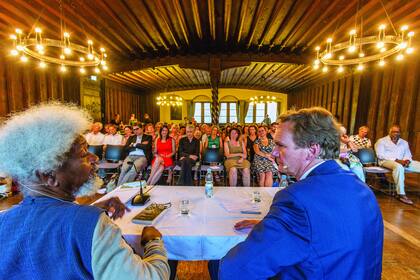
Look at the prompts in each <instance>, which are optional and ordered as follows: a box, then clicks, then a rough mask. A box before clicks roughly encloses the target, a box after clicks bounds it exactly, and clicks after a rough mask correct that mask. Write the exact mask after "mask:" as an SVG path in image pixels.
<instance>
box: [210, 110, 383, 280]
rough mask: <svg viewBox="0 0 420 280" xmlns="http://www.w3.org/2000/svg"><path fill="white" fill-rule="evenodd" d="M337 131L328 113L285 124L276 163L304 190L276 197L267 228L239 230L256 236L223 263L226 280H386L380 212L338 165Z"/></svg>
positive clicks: (290, 116)
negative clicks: (271, 279) (383, 267)
mask: <svg viewBox="0 0 420 280" xmlns="http://www.w3.org/2000/svg"><path fill="white" fill-rule="evenodd" d="M337 128H338V126H337V123H336V122H335V120H334V119H333V116H332V115H331V114H330V113H329V112H328V111H326V110H325V109H322V108H309V109H302V110H299V111H297V112H289V113H287V114H285V115H282V116H280V124H279V126H278V129H277V131H276V134H275V138H274V142H275V144H276V149H275V152H274V155H275V156H276V158H277V159H278V162H279V169H281V171H283V172H287V173H288V174H289V175H292V176H295V177H296V178H297V179H298V182H296V183H294V184H292V185H290V186H289V187H288V188H286V189H284V190H281V191H279V192H277V194H276V195H275V197H274V199H273V202H272V205H271V208H270V211H269V212H268V214H267V215H266V216H265V217H264V219H263V220H261V221H257V220H244V221H241V222H239V223H237V224H236V225H235V228H236V229H237V230H241V229H244V228H247V227H248V228H249V227H251V228H253V229H252V231H251V232H250V234H249V236H248V237H247V239H246V240H245V241H244V242H241V243H239V244H238V245H236V246H235V247H234V248H233V249H231V250H230V251H229V252H228V253H227V254H226V256H225V257H223V258H222V260H221V262H220V269H219V278H220V279H267V278H274V279H332V280H335V279H366V280H367V279H369V280H371V279H381V272H382V250H383V222H382V215H381V211H380V209H379V207H378V203H377V201H376V199H375V196H374V195H373V193H372V191H371V190H370V189H369V187H368V186H367V185H366V184H365V183H363V182H362V181H360V180H359V179H358V178H357V177H356V175H355V174H353V173H352V172H350V171H346V170H344V169H342V168H341V167H340V166H339V165H338V164H337V163H336V162H335V161H334V160H332V159H334V158H337V156H338V152H339V133H338V129H337ZM213 264H214V263H213ZM210 268H211V267H210Z"/></svg>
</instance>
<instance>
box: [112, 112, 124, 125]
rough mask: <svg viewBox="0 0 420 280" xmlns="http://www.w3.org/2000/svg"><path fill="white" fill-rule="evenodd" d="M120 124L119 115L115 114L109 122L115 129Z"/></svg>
mask: <svg viewBox="0 0 420 280" xmlns="http://www.w3.org/2000/svg"><path fill="white" fill-rule="evenodd" d="M121 123H122V121H121V117H120V114H118V113H117V114H115V115H114V118H113V119H112V120H111V124H113V125H115V126H116V127H119V126H120V124H121Z"/></svg>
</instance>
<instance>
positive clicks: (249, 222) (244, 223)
mask: <svg viewBox="0 0 420 280" xmlns="http://www.w3.org/2000/svg"><path fill="white" fill-rule="evenodd" d="M259 222H260V221H259V220H242V221H240V222H237V223H236V224H235V225H234V227H235V229H236V230H241V229H245V228H253V227H254V226H255V225H256V224H258V223H259Z"/></svg>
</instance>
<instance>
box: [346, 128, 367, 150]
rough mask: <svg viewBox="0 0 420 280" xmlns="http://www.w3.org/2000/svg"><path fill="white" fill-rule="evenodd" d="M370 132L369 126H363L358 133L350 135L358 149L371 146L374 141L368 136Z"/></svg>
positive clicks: (351, 140)
mask: <svg viewBox="0 0 420 280" xmlns="http://www.w3.org/2000/svg"><path fill="white" fill-rule="evenodd" d="M368 133H369V128H368V127H367V126H361V127H360V128H359V133H358V134H356V135H352V136H350V142H352V143H353V144H354V145H355V146H356V148H357V149H364V148H371V147H372V143H371V142H370V140H369V138H367V137H366V136H367V135H368Z"/></svg>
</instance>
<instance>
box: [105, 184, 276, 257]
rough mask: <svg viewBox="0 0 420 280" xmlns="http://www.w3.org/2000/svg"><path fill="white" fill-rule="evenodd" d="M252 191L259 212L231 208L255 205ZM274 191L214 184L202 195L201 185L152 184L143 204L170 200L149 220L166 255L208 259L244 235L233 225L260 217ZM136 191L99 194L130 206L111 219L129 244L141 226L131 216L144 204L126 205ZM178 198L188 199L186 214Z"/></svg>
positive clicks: (125, 189) (266, 210)
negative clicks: (160, 213)
mask: <svg viewBox="0 0 420 280" xmlns="http://www.w3.org/2000/svg"><path fill="white" fill-rule="evenodd" d="M254 191H259V192H260V193H261V196H262V202H261V203H258V205H259V206H258V208H259V209H260V211H261V214H241V213H240V211H234V210H232V209H233V208H235V207H232V204H233V203H234V204H235V206H237V205H240V206H241V207H242V206H243V207H244V208H245V209H244V210H248V209H250V207H251V208H252V209H254V208H255V205H253V204H252V203H251V197H252V193H253V192H254ZM277 191H278V188H245V187H215V188H214V197H212V198H206V196H205V194H204V188H203V187H172V186H156V187H154V188H152V189H151V190H150V191H149V194H150V195H151V202H149V203H148V204H147V205H149V204H150V203H153V202H156V203H167V202H171V203H172V206H171V208H170V209H168V210H167V212H166V213H164V215H163V216H162V217H160V218H159V219H158V220H157V222H156V223H154V224H153V226H155V227H156V228H157V229H158V230H159V231H160V232H161V233H162V234H163V241H164V244H165V247H166V249H167V250H168V257H169V259H173V260H212V259H220V258H221V257H223V256H224V255H225V254H226V253H227V252H228V251H229V250H230V249H231V248H232V247H233V246H235V245H236V244H238V243H239V242H241V241H243V240H244V239H245V238H246V236H247V233H246V232H238V231H236V230H235V229H234V228H233V225H234V224H235V223H236V222H238V221H240V220H243V219H262V218H263V217H264V216H265V215H266V214H267V212H268V210H269V207H270V205H271V202H272V199H273V196H274V194H275V193H276V192H277ZM137 192H138V189H137V188H136V189H127V188H121V187H119V188H117V189H116V190H114V191H113V192H111V193H109V194H107V195H106V196H104V197H103V198H102V199H107V198H109V197H111V196H118V197H119V198H120V199H121V200H122V201H123V202H126V204H127V206H128V207H129V208H130V209H131V212H128V213H126V214H125V215H124V217H123V218H122V219H118V220H117V221H115V223H116V224H117V225H118V226H119V227H120V228H121V230H122V233H123V235H124V237H125V239H126V240H127V242H129V243H130V244H132V245H134V244H135V243H136V242H137V243H138V239H139V236H140V235H141V231H142V226H141V225H137V224H134V223H133V222H132V221H131V220H132V218H133V217H134V216H135V215H137V214H138V213H139V212H140V211H141V210H142V209H143V208H144V207H145V206H131V205H130V199H131V197H133V196H134V195H135V194H136V193H137ZM182 199H189V201H190V204H191V211H190V214H189V215H181V214H180V211H179V202H180V200H182ZM237 203H238V204H237ZM226 206H229V207H226ZM241 207H240V208H241ZM226 209H229V210H230V211H227V210H226Z"/></svg>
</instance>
